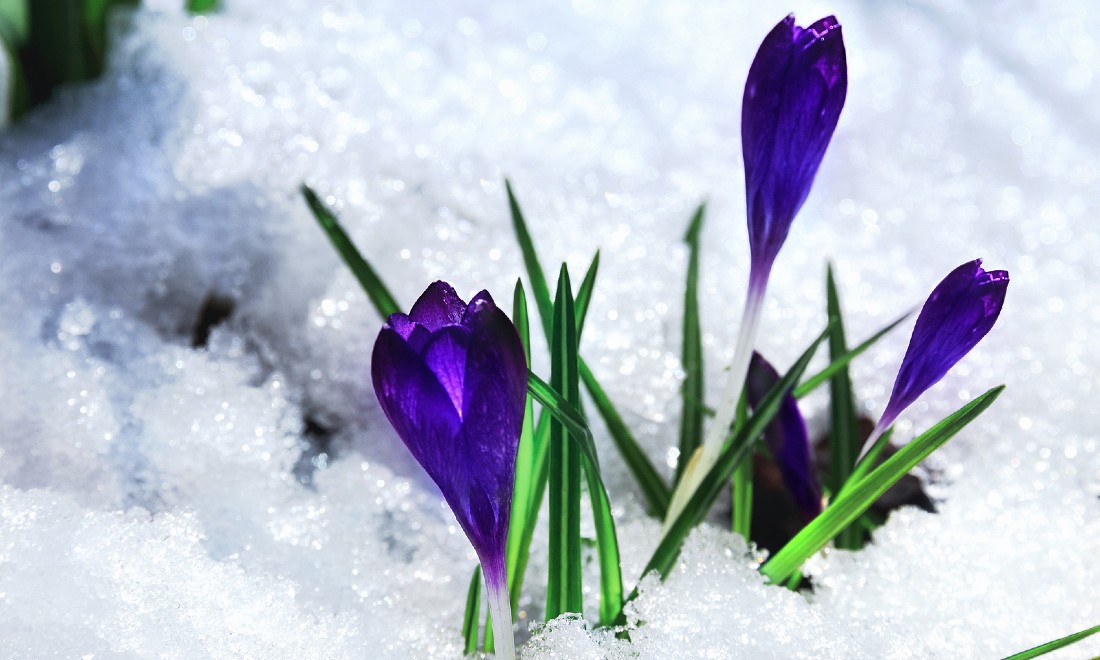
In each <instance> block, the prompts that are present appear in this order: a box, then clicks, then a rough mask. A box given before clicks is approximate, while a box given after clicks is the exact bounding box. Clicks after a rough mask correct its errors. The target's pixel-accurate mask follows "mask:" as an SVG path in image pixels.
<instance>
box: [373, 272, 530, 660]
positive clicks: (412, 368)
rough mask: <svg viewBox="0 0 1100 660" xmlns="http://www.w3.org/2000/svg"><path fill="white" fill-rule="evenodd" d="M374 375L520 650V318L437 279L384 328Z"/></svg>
mask: <svg viewBox="0 0 1100 660" xmlns="http://www.w3.org/2000/svg"><path fill="white" fill-rule="evenodd" d="M371 376H372V377H373V380H374V391H375V394H376V395H377V396H378V401H379V403H380V404H381V405H382V410H383V412H385V413H386V417H387V418H388V419H389V420H390V424H392V425H393V427H394V429H395V430H396V431H397V435H399V436H400V437H401V439H402V440H403V441H404V442H405V446H407V447H408V448H409V451H410V452H412V455H413V457H415V458H416V460H417V462H419V463H420V465H421V466H423V468H424V470H425V471H426V472H427V473H428V476H430V477H431V478H432V480H433V481H435V483H436V485H438V486H439V490H440V491H442V493H443V497H444V499H445V500H446V501H447V504H449V505H450V507H451V509H452V510H453V511H454V513H455V517H457V518H458V523H459V524H460V525H461V526H462V530H463V531H464V532H466V536H467V537H469V539H470V543H471V544H472V545H473V546H474V550H475V551H476V552H477V556H478V559H479V560H480V561H481V566H482V573H483V574H484V576H485V585H486V587H487V592H488V596H489V607H490V610H491V612H492V614H493V625H494V633H495V638H496V644H497V652H498V654H499V655H501V656H502V657H513V656H514V653H515V652H514V648H513V642H512V614H511V608H510V606H509V602H508V580H507V570H506V568H505V565H504V554H505V544H506V541H507V536H508V520H509V515H510V512H511V507H512V488H513V482H514V480H515V472H516V467H515V466H516V450H517V447H518V444H519V435H520V427H521V424H522V422H523V409H524V402H525V400H526V389H527V360H526V357H525V355H524V351H523V345H522V344H521V343H520V340H519V335H518V334H517V332H516V328H515V326H514V325H512V322H511V321H510V320H509V319H508V317H507V316H506V315H505V314H504V312H502V311H501V310H500V309H498V308H497V306H496V305H495V304H494V303H493V299H492V298H491V297H490V296H489V294H488V293H487V292H485V291H482V292H481V293H479V294H477V295H476V296H474V298H473V300H471V301H470V303H469V304H466V303H465V302H463V301H462V299H461V298H459V297H458V295H457V294H456V293H455V291H454V289H453V288H451V285H449V284H447V283H446V282H435V283H434V284H432V285H431V286H429V287H428V289H427V290H426V291H425V292H424V293H423V295H421V296H420V299H419V300H417V301H416V304H415V305H413V308H412V310H411V311H410V312H409V314H408V315H406V314H394V315H393V316H391V317H390V319H389V322H388V323H386V325H385V326H383V327H382V331H381V332H380V333H379V334H378V339H377V340H376V341H375V344H374V355H373V358H372V364H371Z"/></svg>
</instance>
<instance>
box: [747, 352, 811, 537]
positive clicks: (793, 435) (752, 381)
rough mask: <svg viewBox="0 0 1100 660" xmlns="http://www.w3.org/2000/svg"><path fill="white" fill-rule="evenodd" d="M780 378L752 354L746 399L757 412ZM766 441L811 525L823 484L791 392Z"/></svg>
mask: <svg viewBox="0 0 1100 660" xmlns="http://www.w3.org/2000/svg"><path fill="white" fill-rule="evenodd" d="M778 382H779V374H778V373H777V372H776V370H775V368H774V367H772V365H771V364H769V363H768V361H767V360H765V359H764V357H763V356H761V355H760V354H759V353H756V352H753V354H752V364H751V365H750V366H749V376H748V379H747V380H746V382H745V397H746V398H747V400H748V402H749V407H751V408H753V409H754V410H755V409H756V408H757V407H758V406H759V405H760V403H761V402H762V401H763V400H764V396H765V395H767V393H768V390H770V389H771V388H772V387H773V386H774V385H775V384H776V383H778ZM764 441H765V442H767V443H768V450H769V451H770V452H771V455H772V460H773V461H774V463H775V466H776V468H778V470H779V475H780V477H782V479H783V485H784V486H786V487H787V492H789V493H790V494H791V498H792V499H794V502H795V504H796V505H797V506H798V510H799V511H801V512H802V517H803V520H805V521H806V522H809V521H810V520H812V519H813V518H814V517H815V516H817V514H819V513H821V483H820V482H819V481H818V478H817V469H816V467H815V465H814V453H813V446H812V445H811V443H810V434H809V433H807V431H806V422H805V420H804V419H803V418H802V412H801V411H800V410H799V409H798V400H797V399H795V398H794V395H792V394H791V393H790V392H788V393H787V394H786V396H784V397H783V401H782V402H781V403H780V404H779V412H778V413H777V414H776V416H775V419H773V420H772V422H771V424H768V427H767V428H766V429H765V430H764Z"/></svg>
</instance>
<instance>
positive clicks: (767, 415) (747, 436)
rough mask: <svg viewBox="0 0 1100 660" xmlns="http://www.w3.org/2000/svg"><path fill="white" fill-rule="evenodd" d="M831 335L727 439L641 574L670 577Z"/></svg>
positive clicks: (818, 342) (811, 348)
mask: <svg viewBox="0 0 1100 660" xmlns="http://www.w3.org/2000/svg"><path fill="white" fill-rule="evenodd" d="M828 333H829V328H826V329H825V330H824V331H823V332H822V333H821V334H820V335H818V337H817V338H816V339H815V340H814V342H813V343H812V344H810V346H809V348H807V349H806V350H805V351H804V352H803V353H802V355H801V356H799V358H798V360H797V361H796V362H795V363H794V366H792V367H791V368H790V370H789V371H787V373H785V374H783V377H782V378H780V379H779V381H778V382H776V384H775V385H774V386H773V387H772V388H771V389H770V390H768V393H767V394H766V395H765V396H764V398H763V400H761V402H760V406H759V407H758V408H757V409H756V410H755V411H753V413H752V415H750V416H749V418H748V419H747V420H746V421H745V423H744V424H743V425H742V426H740V427H739V428H738V429H737V430H736V431H735V432H734V434H733V437H732V438H729V439H727V441H726V443H725V445H724V446H723V448H722V452H721V453H720V454H719V455H718V460H717V461H716V462H715V463H714V466H713V467H711V469H710V471H709V472H707V474H706V476H705V477H703V480H702V482H700V484H699V488H697V489H696V491H695V493H694V494H693V495H692V496H691V499H690V500H688V503H687V504H686V505H685V506H684V509H683V511H681V512H680V515H678V516H677V517H676V520H674V521H673V522H672V524H671V525H670V526H669V527H668V529H667V531H666V532H665V535H664V537H663V538H662V539H661V542H660V543H659V544H658V545H657V549H656V550H654V551H653V555H652V556H651V557H650V559H649V562H648V563H647V564H646V567H645V570H643V571H642V575H646V574H648V573H650V572H652V571H657V573H658V574H659V575H660V576H661V579H664V578H666V577H667V576H668V573H669V571H670V570H671V569H672V567H673V566H674V565H675V563H676V558H677V557H678V556H679V555H680V547H681V546H682V545H683V543H684V539H686V538H687V535H688V533H690V532H691V530H692V529H693V528H694V527H695V526H696V525H698V524H699V523H700V522H701V521H702V520H703V518H705V517H706V514H707V512H708V511H710V508H711V506H713V504H714V501H715V500H716V499H717V498H718V494H719V493H721V492H722V488H723V486H725V484H726V482H727V481H729V479H730V477H731V476H732V475H733V471H734V470H735V469H736V468H737V466H738V465H739V464H740V463H741V461H743V460H745V459H747V458H748V457H749V456H750V455H751V451H752V447H753V445H754V444H755V442H756V441H757V440H758V439H759V438H760V437H761V436H762V435H763V433H764V429H765V428H766V427H767V425H768V424H769V423H771V421H772V419H774V418H775V415H776V414H777V413H778V412H779V406H780V404H781V403H782V402H783V397H784V396H786V394H787V393H788V392H790V390H791V388H792V387H794V384H795V383H797V382H798V379H799V378H801V377H802V374H803V373H804V372H805V371H806V367H807V366H808V365H809V364H810V360H811V359H812V358H813V356H814V353H815V352H817V349H818V347H819V346H821V342H823V341H825V338H826V337H827V336H828ZM637 596H638V589H637V587H635V588H634V590H633V591H632V592H631V593H630V595H629V596H627V598H626V599H625V601H624V603H628V602H630V601H631V600H634V599H635V598H637ZM616 623H617V624H620V625H622V624H625V623H626V620H625V617H624V616H623V615H622V613H620V614H619V616H618V617H617V618H616Z"/></svg>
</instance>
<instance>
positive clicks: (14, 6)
mask: <svg viewBox="0 0 1100 660" xmlns="http://www.w3.org/2000/svg"><path fill="white" fill-rule="evenodd" d="M29 34H30V19H29V14H28V12H27V3H26V1H25V0H0V41H3V42H4V43H5V44H7V45H8V46H9V47H10V48H11V49H12V50H13V51H14V50H16V49H17V48H19V47H20V46H22V45H23V43H24V42H25V41H26V40H27V37H28V35H29ZM12 61H13V63H14V62H15V60H12Z"/></svg>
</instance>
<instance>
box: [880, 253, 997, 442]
mask: <svg viewBox="0 0 1100 660" xmlns="http://www.w3.org/2000/svg"><path fill="white" fill-rule="evenodd" d="M1007 290H1008V271H1006V270H991V271H988V272H987V271H985V270H983V269H982V260H981V259H975V260H974V261H969V262H967V263H965V264H963V265H961V266H959V267H958V268H956V269H955V270H953V271H951V272H950V273H949V274H948V275H947V277H945V278H943V281H942V282H940V283H939V284H937V285H936V288H935V289H934V290H933V291H932V295H930V296H928V300H927V301H926V302H925V303H924V307H923V308H922V309H921V311H920V316H918V317H917V323H916V325H915V326H913V337H912V339H910V340H909V348H907V349H906V350H905V357H903V358H902V360H901V369H900V370H898V377H897V379H896V380H895V381H894V389H893V391H892V392H891V393H890V401H889V402H888V403H887V404H886V410H885V411H884V412H883V413H882V418H881V419H879V422H878V424H877V425H876V431H878V430H882V431H885V430H886V429H887V428H889V427H890V425H891V424H893V423H894V420H896V419H897V417H898V415H900V414H901V412H902V411H903V410H905V409H906V408H908V407H909V405H910V404H912V403H913V402H914V401H916V400H917V397H919V396H920V395H921V394H923V393H924V392H925V390H927V389H928V388H930V387H932V386H933V385H935V384H936V383H938V382H939V381H940V379H941V378H943V377H944V375H946V374H947V371H948V370H949V369H951V367H953V366H955V363H957V362H958V361H959V360H961V359H962V358H963V356H965V355H966V354H967V353H969V352H970V349H972V348H974V346H975V345H976V344H977V343H978V342H979V341H981V339H982V337H984V336H985V335H986V334H987V333H988V332H989V330H990V328H992V327H993V324H994V323H995V322H996V321H997V317H998V316H999V315H1000V313H1001V307H1002V306H1003V305H1004V302H1005V292H1006V291H1007ZM870 444H871V440H868V443H867V446H870Z"/></svg>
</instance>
